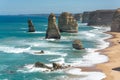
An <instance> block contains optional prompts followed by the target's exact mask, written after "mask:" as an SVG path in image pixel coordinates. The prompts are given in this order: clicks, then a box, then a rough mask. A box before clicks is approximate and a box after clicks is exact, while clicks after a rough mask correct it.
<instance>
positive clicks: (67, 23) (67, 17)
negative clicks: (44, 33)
mask: <svg viewBox="0 0 120 80" xmlns="http://www.w3.org/2000/svg"><path fill="white" fill-rule="evenodd" d="M58 26H59V29H60V32H69V33H76V32H78V24H77V21H76V20H75V19H74V17H73V15H72V14H70V13H68V12H64V13H62V14H61V15H60V16H59V18H58Z"/></svg>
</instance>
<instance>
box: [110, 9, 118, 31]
mask: <svg viewBox="0 0 120 80" xmlns="http://www.w3.org/2000/svg"><path fill="white" fill-rule="evenodd" d="M111 31H112V32H120V8H119V9H117V10H116V12H115V13H114V15H113V19H112V25H111Z"/></svg>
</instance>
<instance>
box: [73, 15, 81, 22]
mask: <svg viewBox="0 0 120 80" xmlns="http://www.w3.org/2000/svg"><path fill="white" fill-rule="evenodd" d="M74 18H75V19H76V20H77V21H81V20H82V13H79V14H74Z"/></svg>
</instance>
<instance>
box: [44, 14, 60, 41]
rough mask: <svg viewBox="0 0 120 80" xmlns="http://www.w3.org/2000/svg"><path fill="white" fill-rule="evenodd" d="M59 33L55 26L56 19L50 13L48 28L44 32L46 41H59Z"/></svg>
mask: <svg viewBox="0 0 120 80" xmlns="http://www.w3.org/2000/svg"><path fill="white" fill-rule="evenodd" d="M60 37H61V35H60V31H59V28H58V27H57V24H56V17H55V15H54V14H53V13H51V14H50V15H49V17H48V28H47V31H46V39H50V38H53V39H60Z"/></svg>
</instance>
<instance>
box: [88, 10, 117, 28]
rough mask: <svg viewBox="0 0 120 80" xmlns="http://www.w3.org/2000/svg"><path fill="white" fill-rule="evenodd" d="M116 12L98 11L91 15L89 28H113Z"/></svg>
mask: <svg viewBox="0 0 120 80" xmlns="http://www.w3.org/2000/svg"><path fill="white" fill-rule="evenodd" d="M114 12H115V10H97V11H93V12H91V13H90V16H89V22H88V26H111V23H112V17H113V14H114Z"/></svg>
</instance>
